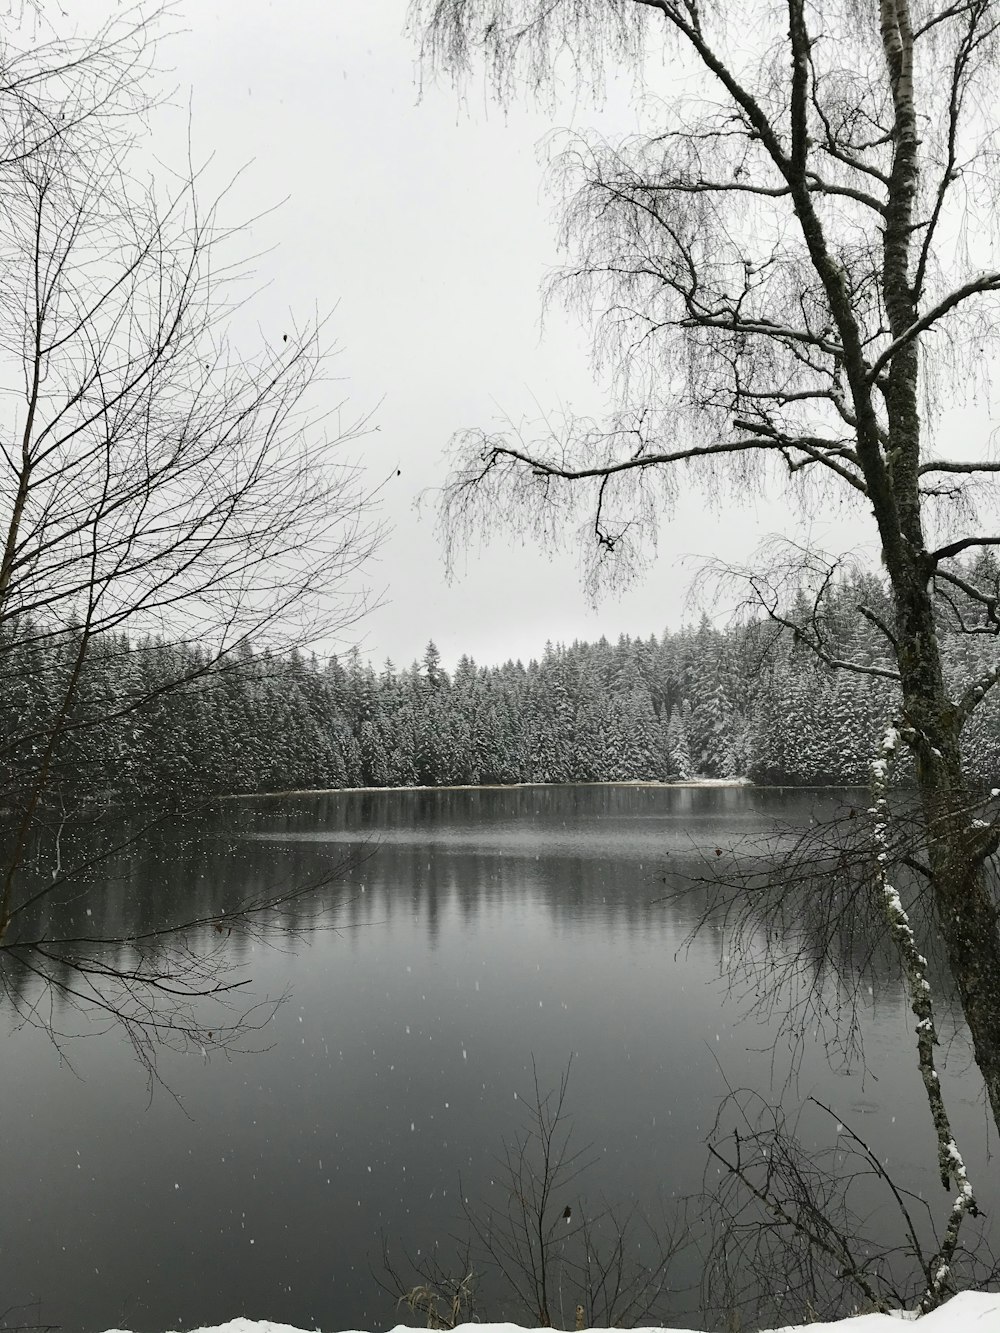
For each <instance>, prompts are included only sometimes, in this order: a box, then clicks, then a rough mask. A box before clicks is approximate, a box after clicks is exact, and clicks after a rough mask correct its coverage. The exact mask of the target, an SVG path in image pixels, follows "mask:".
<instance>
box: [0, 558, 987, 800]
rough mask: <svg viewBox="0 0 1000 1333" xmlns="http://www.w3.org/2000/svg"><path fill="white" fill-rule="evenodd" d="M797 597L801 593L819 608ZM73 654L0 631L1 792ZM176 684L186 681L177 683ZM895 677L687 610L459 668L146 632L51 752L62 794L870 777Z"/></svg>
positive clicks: (860, 629) (25, 765)
mask: <svg viewBox="0 0 1000 1333" xmlns="http://www.w3.org/2000/svg"><path fill="white" fill-rule="evenodd" d="M862 592H863V593H864V594H865V597H866V600H867V601H868V602H869V603H871V602H872V601H873V598H874V597H877V596H878V586H877V584H875V582H874V581H872V584H871V586H868V587H867V588H863V589H859V588H858V586H857V585H856V584H851V585H844V586H842V587H841V588H839V589H838V590H837V591H836V592H835V594H833V595H832V596H830V597H829V598H828V599H827V605H826V607H825V610H824V616H823V620H822V624H821V626H820V628H821V632H822V634H823V636H824V643H825V644H826V645H827V647H828V648H829V650H830V651H831V653H833V654H834V655H836V656H838V657H843V658H849V659H850V660H851V661H854V662H858V663H862V664H869V665H871V664H874V665H880V664H883V665H884V664H885V662H886V659H885V653H884V647H883V643H882V642H881V639H880V635H879V633H878V631H876V630H875V629H873V628H872V626H871V625H870V624H869V623H868V622H867V621H865V620H862V619H859V617H858V616H857V615H856V613H855V610H854V608H855V606H856V603H857V601H858V597H859V595H860V593H862ZM808 609H809V608H808V605H807V599H803V601H802V605H801V606H800V607H799V608H798V614H799V616H800V617H802V616H805V615H806V613H807V612H808ZM943 619H944V621H945V625H944V638H945V641H946V645H947V650H948V658H949V661H950V664H951V668H952V670H953V671H954V672H955V673H956V675H960V676H961V677H963V678H966V679H967V678H968V676H969V674H970V673H973V672H979V671H981V670H982V669H983V668H984V667H985V666H986V665H987V664H990V663H991V662H992V661H993V659H994V657H995V656H996V654H997V648H998V645H997V644H996V641H995V639H994V638H993V637H992V636H991V635H975V636H969V635H963V634H959V633H957V632H954V625H952V628H951V630H949V628H948V620H947V617H944V618H943ZM70 657H71V655H70V654H69V651H68V648H67V646H66V643H65V640H64V641H63V646H62V648H61V649H60V650H59V652H51V651H49V650H48V649H47V647H46V640H45V636H44V634H41V633H39V632H37V631H36V632H21V633H20V634H18V633H17V630H16V628H15V629H14V630H8V633H7V636H6V638H5V639H4V640H2V641H0V722H2V724H3V728H4V730H3V736H4V743H3V748H2V751H0V763H2V765H3V768H2V781H3V787H4V789H5V792H6V793H7V795H8V796H9V795H10V794H12V793H16V792H17V790H18V789H20V790H22V791H23V790H25V789H26V786H27V784H28V783H29V782H30V778H31V774H32V773H33V772H34V771H35V770H36V769H37V766H38V763H39V762H40V759H39V756H40V753H41V751H42V750H43V749H44V738H45V736H46V732H47V729H48V728H50V725H51V718H52V716H53V714H54V713H55V712H56V711H57V710H58V707H59V702H60V701H61V699H62V697H63V693H64V690H65V684H66V680H67V677H68V672H69V671H70V669H71V662H70ZM178 680H181V681H185V682H186V683H185V684H182V685H181V686H180V687H176V685H175V682H176V681H178ZM998 703H1000V700H998V701H994V700H993V699H991V698H988V699H987V700H986V702H985V703H984V705H983V707H982V709H981V710H980V712H979V713H978V714H977V715H976V716H975V718H974V719H973V722H972V724H971V726H970V728H969V730H968V732H967V743H966V756H967V765H968V770H969V774H970V777H971V778H972V779H974V780H975V781H977V782H984V783H989V782H993V781H996V780H997V778H998V777H1000V707H998ZM894 713H895V688H894V686H893V684H892V682H891V681H889V680H886V679H882V678H878V677H872V676H867V675H858V674H854V673H851V672H845V671H831V670H829V669H828V668H826V667H824V666H822V665H821V664H820V663H819V662H818V661H817V660H816V657H815V656H814V654H812V653H811V652H810V651H809V649H808V648H806V647H803V646H802V645H801V644H797V643H796V642H795V639H794V637H793V635H791V634H790V633H788V632H787V631H785V630H781V629H778V628H777V627H776V626H775V625H773V624H771V623H760V624H753V625H750V626H744V627H742V628H740V629H738V630H732V631H721V630H719V629H717V628H715V627H713V625H712V624H711V623H710V622H709V621H708V620H707V619H703V620H702V622H701V624H700V625H699V626H698V627H697V628H686V629H681V630H680V631H677V632H675V633H670V632H666V633H664V634H663V635H662V636H661V637H660V638H656V637H650V638H649V639H646V640H642V639H632V638H629V637H627V636H626V637H622V638H620V639H619V640H618V642H617V643H614V644H611V643H608V642H607V641H606V640H604V639H601V640H600V641H599V642H597V643H593V644H587V643H574V644H572V645H571V646H569V647H562V646H555V647H553V646H552V645H547V646H546V649H545V651H544V653H543V655H542V657H541V658H540V660H538V661H531V662H529V663H528V664H527V665H526V666H525V665H523V664H522V663H521V662H507V663H505V664H504V665H503V666H497V667H481V666H477V665H476V664H475V663H474V662H472V661H471V660H470V659H469V658H467V657H463V658H462V659H461V661H460V662H459V663H458V666H457V668H456V669H455V671H454V672H453V673H451V674H449V673H448V672H447V671H445V670H444V669H443V667H442V664H441V660H440V656H439V654H438V651H437V649H436V648H435V647H434V645H433V644H429V645H428V648H427V650H426V652H425V654H424V657H423V660H422V661H420V662H415V663H413V665H412V666H410V667H408V668H406V669H404V670H396V669H395V668H394V667H393V666H392V664H391V663H386V664H385V666H384V668H383V669H382V670H381V671H376V670H375V669H374V668H373V667H372V666H371V665H370V664H369V663H367V662H366V661H364V660H363V659H362V658H361V656H360V654H359V653H357V652H356V651H355V652H353V653H351V654H349V655H347V656H346V658H344V659H338V658H336V657H334V658H331V659H330V660H329V661H325V662H320V661H318V660H317V659H316V658H315V657H312V658H305V657H303V656H301V655H300V654H298V653H294V652H293V653H291V654H289V655H287V656H274V655H272V654H270V653H266V652H265V653H254V652H253V651H251V650H250V649H249V648H244V649H243V650H242V651H240V652H239V653H238V654H237V655H236V656H235V657H233V658H231V659H229V660H228V662H227V663H226V664H225V665H224V666H223V667H222V668H220V667H219V666H217V665H213V664H212V663H210V662H209V660H208V659H207V657H205V656H204V655H202V654H201V653H200V652H199V650H198V649H196V648H194V647H191V646H185V647H178V646H176V645H170V644H166V643H164V642H161V641H158V640H147V641H144V642H142V643H138V644H133V643H129V642H128V641H127V640H125V639H117V640H116V639H105V640H103V641H102V642H101V643H100V644H97V645H95V646H94V648H93V649H92V650H91V652H90V654H89V656H88V658H87V665H86V669H85V671H84V672H83V674H82V677H81V679H80V681H79V684H78V686H77V688H76V691H75V694H74V699H73V704H72V707H71V710H70V712H69V714H68V716H67V718H66V722H67V724H68V726H67V730H66V732H65V735H64V736H63V737H62V738H61V740H60V742H59V744H58V746H57V747H56V749H55V751H54V753H53V755H52V756H51V764H52V772H53V776H54V778H55V787H56V789H57V790H58V791H59V792H60V793H61V794H62V795H63V797H64V798H70V797H73V796H81V795H93V794H99V795H101V796H103V797H106V798H107V797H111V796H116V797H121V798H123V799H125V800H126V801H128V800H135V799H140V800H143V799H149V798H158V797H162V796H166V797H176V798H194V799H199V800H200V799H203V798H205V797H210V796H213V795H217V794H222V793H229V792H255V791H283V790H289V789H302V788H324V787H326V788H330V787H358V786H374V787H381V786H409V785H415V784H421V785H430V786H438V785H449V784H464V783H472V784H479V783H483V784H489V783H500V784H506V783H518V782H554V783H560V782H617V781H629V780H641V779H670V778H692V777H700V776H704V777H716V778H727V777H737V776H743V775H746V776H749V777H750V778H751V779H753V780H754V781H757V782H764V783H793V784H823V783H838V784H839V783H862V782H864V781H866V774H867V765H868V762H869V759H870V756H871V754H872V752H873V748H874V745H875V742H876V739H877V735H878V733H879V730H880V728H883V727H884V726H885V724H886V722H887V721H888V720H890V719H891V718H892V717H893V716H894Z"/></svg>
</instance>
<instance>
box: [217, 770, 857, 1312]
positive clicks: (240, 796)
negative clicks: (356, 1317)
mask: <svg viewBox="0 0 1000 1333" xmlns="http://www.w3.org/2000/svg"><path fill="white" fill-rule="evenodd" d="M755 785H756V784H755V783H753V782H751V781H750V779H749V778H678V779H677V781H676V782H661V781H659V779H657V778H627V779H624V780H623V781H621V782H503V783H498V782H473V783H469V782H465V783H454V784H452V785H450V786H448V785H441V784H438V785H435V786H433V787H428V786H421V784H420V783H413V782H411V783H408V784H407V785H406V786H405V787H301V788H294V787H293V788H289V789H288V790H287V791H234V792H226V793H225V794H224V795H222V796H219V797H218V800H220V801H254V800H264V799H267V800H271V799H273V798H275V797H285V796H352V795H355V794H356V793H370V792H401V791H441V792H444V791H527V790H529V789H531V788H533V787H535V788H538V789H540V790H546V789H552V788H554V789H561V788H565V787H657V788H659V787H664V788H674V787H753V786H755ZM764 790H777V788H773V789H768V788H765V789H764ZM802 790H803V791H809V790H812V789H811V788H808V787H803V788H802ZM819 790H821V791H825V790H826V788H825V787H823V788H819ZM831 790H837V791H839V790H840V788H839V787H837V788H833V789H831ZM227 1327H228V1325H227ZM274 1327H275V1328H277V1327H278V1325H277V1324H275V1325H274ZM477 1327H479V1328H485V1327H486V1325H485V1324H479V1325H477ZM490 1327H492V1325H491V1326H490ZM497 1327H500V1325H497Z"/></svg>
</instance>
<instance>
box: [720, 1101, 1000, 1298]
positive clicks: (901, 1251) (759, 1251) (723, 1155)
mask: <svg viewBox="0 0 1000 1333" xmlns="http://www.w3.org/2000/svg"><path fill="white" fill-rule="evenodd" d="M803 1115H805V1116H806V1118H807V1119H808V1120H809V1121H810V1125H809V1132H811V1133H815V1132H816V1125H815V1123H813V1122H814V1121H815V1118H816V1117H817V1116H818V1117H819V1118H820V1120H821V1121H826V1124H827V1125H835V1127H836V1138H835V1141H834V1143H833V1146H831V1147H830V1148H829V1149H827V1150H823V1151H819V1152H817V1151H816V1149H815V1148H813V1149H812V1150H810V1149H807V1148H806V1146H805V1144H804V1143H803V1141H802V1140H803V1139H804V1138H805V1136H806V1132H807V1130H806V1127H804V1126H802V1125H801V1124H800V1123H799V1121H800V1119H801V1118H802V1116H803ZM709 1153H710V1159H711V1160H710V1167H709V1171H708V1172H707V1173H706V1181H707V1184H706V1195H705V1199H704V1204H703V1212H702V1223H703V1226H704V1234H705V1235H706V1237H707V1245H706V1249H705V1255H704V1266H703V1272H702V1304H703V1312H704V1314H705V1316H706V1317H708V1318H712V1319H715V1320H719V1319H725V1318H729V1319H732V1318H734V1317H736V1318H739V1319H742V1317H743V1316H744V1315H746V1316H749V1317H750V1318H752V1319H756V1320H759V1319H762V1318H766V1319H768V1320H769V1321H774V1322H775V1323H777V1322H784V1321H788V1320H793V1321H798V1320H803V1319H808V1318H810V1317H811V1318H821V1319H823V1318H826V1319H835V1318H842V1317H843V1316H844V1315H846V1314H849V1313H851V1311H852V1309H856V1308H857V1307H858V1306H859V1305H860V1306H861V1307H862V1308H865V1309H869V1310H873V1311H874V1310H887V1309H913V1308H919V1309H921V1310H923V1311H926V1310H928V1309H931V1308H933V1307H934V1306H935V1305H937V1304H938V1302H939V1301H940V1300H941V1299H942V1298H943V1297H944V1296H947V1295H950V1294H951V1293H952V1292H953V1291H955V1290H956V1289H958V1288H965V1287H979V1288H986V1287H989V1286H990V1285H991V1284H993V1283H994V1282H995V1281H996V1278H997V1272H998V1263H997V1259H996V1256H995V1255H994V1254H993V1253H992V1252H991V1250H990V1247H989V1237H988V1233H987V1232H986V1229H985V1227H984V1226H983V1225H980V1226H979V1229H978V1231H977V1233H976V1234H975V1235H974V1236H973V1237H971V1239H969V1240H968V1242H967V1243H965V1244H960V1243H959V1236H958V1232H957V1231H956V1230H954V1229H952V1228H951V1227H949V1226H948V1225H947V1224H946V1225H945V1227H944V1228H940V1227H939V1226H938V1224H937V1222H936V1219H935V1217H934V1213H933V1206H932V1204H931V1202H930V1201H929V1200H928V1199H927V1198H925V1197H923V1196H921V1195H919V1194H917V1193H915V1192H913V1191H912V1190H909V1189H907V1188H905V1187H904V1186H902V1185H900V1184H899V1183H898V1182H897V1181H896V1180H894V1179H893V1177H892V1175H891V1174H890V1172H889V1171H888V1169H887V1167H886V1165H885V1163H884V1162H883V1161H882V1160H881V1159H880V1158H879V1156H878V1154H877V1153H876V1152H875V1151H874V1150H873V1149H872V1148H871V1147H870V1145H869V1144H868V1143H866V1142H865V1140H864V1139H863V1138H862V1137H861V1136H860V1135H858V1134H857V1133H855V1132H854V1131H853V1130H852V1129H850V1127H849V1126H847V1125H846V1124H844V1123H843V1121H842V1120H840V1118H839V1117H837V1116H836V1114H835V1113H834V1111H833V1110H832V1109H831V1108H830V1107H828V1106H826V1105H824V1104H823V1103H821V1102H818V1101H815V1100H814V1099H809V1102H808V1103H807V1104H806V1105H805V1106H804V1107H803V1108H802V1111H801V1112H800V1113H799V1116H798V1117H797V1118H796V1121H795V1122H792V1123H789V1121H788V1119H787V1118H786V1117H785V1116H784V1115H783V1114H782V1112H780V1111H779V1110H776V1109H775V1108H774V1107H773V1106H771V1105H769V1104H768V1102H767V1101H766V1100H765V1099H764V1098H763V1097H761V1096H760V1094H759V1093H756V1092H751V1091H749V1090H745V1089H740V1090H733V1091H731V1092H730V1094H729V1095H728V1096H727V1097H726V1099H725V1100H724V1102H723V1103H722V1105H721V1106H720V1108H719V1111H718V1113H717V1115H716V1120H715V1124H714V1126H713V1130H712V1133H711V1135H710V1137H709Z"/></svg>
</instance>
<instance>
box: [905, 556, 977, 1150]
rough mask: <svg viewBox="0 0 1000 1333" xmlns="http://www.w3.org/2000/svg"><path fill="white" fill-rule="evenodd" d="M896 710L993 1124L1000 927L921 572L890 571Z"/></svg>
mask: <svg viewBox="0 0 1000 1333" xmlns="http://www.w3.org/2000/svg"><path fill="white" fill-rule="evenodd" d="M893 584H894V588H895V592H896V605H897V627H898V629H899V644H900V650H899V655H898V657H899V668H900V674H901V676H902V692H903V715H904V718H905V721H906V723H907V724H908V725H909V726H911V727H912V728H913V731H914V733H915V741H914V753H915V759H916V776H917V786H918V790H919V793H920V801H921V807H922V812H923V817H924V825H925V829H926V833H927V857H928V865H929V868H930V872H931V884H932V888H933V893H934V901H935V907H936V910H937V916H938V923H939V926H940V930H941V936H942V939H943V941H944V945H945V950H946V953H947V957H948V963H949V965H950V967H951V971H952V975H953V976H954V978H955V983H956V986H957V987H958V992H959V996H960V998H961V1002H962V1009H963V1011H964V1014H965V1019H966V1022H967V1023H968V1026H969V1031H970V1033H971V1035H972V1041H973V1047H974V1051H975V1059H976V1063H977V1064H978V1066H979V1069H980V1071H981V1073H982V1075H983V1079H984V1081H985V1084H986V1092H987V1096H988V1097H989V1102H990V1107H991V1109H992V1112H993V1118H994V1120H995V1122H996V1124H997V1127H998V1129H1000V928H998V920H997V910H996V906H995V904H994V902H993V898H992V895H991V893H990V889H989V887H988V884H987V882H986V877H985V874H984V856H983V849H982V840H981V838H979V837H978V836H977V831H976V829H975V828H974V826H973V824H972V822H971V818H970V814H969V801H968V796H967V792H966V788H965V782H964V779H963V777H962V765H961V751H960V745H959V732H960V723H959V720H958V715H957V710H956V709H955V706H954V704H952V703H951V701H950V700H949V699H948V696H947V693H946V690H945V685H944V677H943V672H942V669H941V655H940V652H939V649H938V641H937V634H936V631H935V627H934V612H933V606H932V603H931V598H930V593H929V590H928V588H927V582H926V578H925V576H923V574H922V573H921V572H920V571H919V570H918V569H916V568H912V569H910V570H909V571H905V572H904V571H898V572H897V576H896V577H894V578H893Z"/></svg>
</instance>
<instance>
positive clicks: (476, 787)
mask: <svg viewBox="0 0 1000 1333" xmlns="http://www.w3.org/2000/svg"><path fill="white" fill-rule="evenodd" d="M568 787H635V788H647V787H649V788H665V789H667V790H673V789H675V788H681V787H723V788H738V787H753V788H754V789H755V790H760V791H777V790H778V788H777V787H773V788H772V787H758V784H757V783H755V782H751V781H750V779H749V778H690V779H686V780H685V781H683V782H658V781H656V780H655V779H648V780H647V779H642V780H636V781H634V782H464V783H456V784H455V785H454V786H434V787H430V786H422V785H419V784H416V783H415V784H413V785H411V786H406V787H300V788H294V787H293V788H290V789H288V790H287V791H246V792H229V793H228V794H227V795H225V796H220V797H218V798H217V799H218V800H220V801H252V800H256V799H265V798H266V799H270V798H272V797H277V796H349V795H351V793H353V792H378V791H392V792H399V791H527V790H529V789H531V788H542V789H544V790H552V791H557V790H558V791H562V790H565V789H566V788H568ZM796 790H807V789H805V788H801V789H800V788H796ZM817 790H818V789H817Z"/></svg>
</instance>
